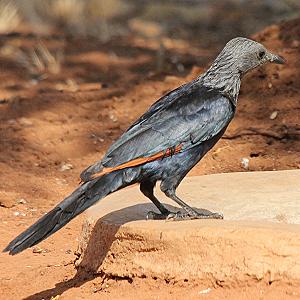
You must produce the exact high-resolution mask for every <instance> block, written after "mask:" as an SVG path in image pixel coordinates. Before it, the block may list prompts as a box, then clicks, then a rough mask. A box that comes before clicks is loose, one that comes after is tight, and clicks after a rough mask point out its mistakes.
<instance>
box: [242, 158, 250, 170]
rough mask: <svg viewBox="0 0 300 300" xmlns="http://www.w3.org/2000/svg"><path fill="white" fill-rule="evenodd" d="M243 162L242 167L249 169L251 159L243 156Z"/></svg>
mask: <svg viewBox="0 0 300 300" xmlns="http://www.w3.org/2000/svg"><path fill="white" fill-rule="evenodd" d="M241 163H242V167H243V168H244V169H245V170H248V169H249V159H248V158H246V157H243V158H242V159H241Z"/></svg>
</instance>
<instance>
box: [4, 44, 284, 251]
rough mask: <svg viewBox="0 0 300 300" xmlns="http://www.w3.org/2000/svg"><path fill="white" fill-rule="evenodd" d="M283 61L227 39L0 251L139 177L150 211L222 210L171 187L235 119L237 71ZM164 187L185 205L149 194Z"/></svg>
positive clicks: (19, 246)
mask: <svg viewBox="0 0 300 300" xmlns="http://www.w3.org/2000/svg"><path fill="white" fill-rule="evenodd" d="M267 61H269V62H276V63H283V59H282V58H281V57H279V56H276V55H274V54H272V53H270V52H268V51H267V50H266V49H265V48H264V47H263V46H262V45H261V44H259V43H256V42H254V41H251V40H249V39H245V38H235V39H233V40H231V41H229V42H228V43H227V44H226V46H225V48H224V49H223V50H222V52H221V53H220V54H219V56H218V57H217V58H216V60H215V61H214V63H213V64H212V66H211V67H210V68H209V69H208V71H207V72H205V73H204V74H202V75H201V76H199V77H198V78H197V79H195V80H193V81H191V82H189V83H187V84H185V85H182V86H180V87H178V88H177V89H175V90H173V91H171V92H169V93H168V94H166V95H164V96H163V97H161V98H160V99H159V100H158V101H157V102H155V103H154V104H153V105H152V106H151V107H150V108H149V110H148V111H147V112H145V114H143V115H142V116H141V117H140V118H139V119H138V120H137V121H136V122H135V123H134V124H132V125H131V126H130V127H129V128H128V130H127V131H126V132H125V133H124V134H123V135H122V136H121V137H120V138H119V139H118V140H117V141H116V142H115V143H113V144H112V145H111V147H110V148H109V149H108V151H107V153H106V154H105V156H104V157H103V158H102V159H101V160H100V161H98V162H96V163H95V164H93V165H92V166H90V167H88V168H87V169H86V170H84V171H83V172H82V173H81V179H82V181H83V184H82V185H81V186H80V187H79V188H77V189H76V190H75V191H74V192H73V193H72V194H71V195H70V196H68V197H67V198H66V199H65V200H63V201H62V202H61V203H59V204H58V205H57V206H56V207H55V208H54V209H53V210H51V211H50V212H49V213H47V214H46V215H44V216H43V217H42V218H41V219H40V220H38V221H37V222H36V223H35V224H33V225H32V226H30V227H29V228H28V229H27V230H25V231H24V232H23V233H21V234H20V235H19V236H18V237H16V238H15V239H14V240H13V241H12V242H11V243H10V244H9V245H8V246H7V247H6V248H5V249H4V251H9V253H10V254H16V253H18V252H21V251H23V250H24V249H26V248H28V247H31V246H33V245H35V244H37V243H39V242H40V241H42V240H43V239H45V238H47V237H48V236H50V235H51V234H53V233H54V232H56V231H57V230H59V229H60V228H61V227H63V226H64V225H65V224H67V223H68V222H69V221H70V220H72V219H73V218H74V217H75V216H77V215H78V214H80V213H81V212H83V211H84V210H86V209H87V208H88V207H90V206H91V205H93V204H94V203H96V202H97V201H98V200H100V199H102V198H104V197H105V196H106V195H108V194H110V193H112V192H114V191H116V190H119V189H121V188H124V187H126V186H128V185H131V184H134V183H140V189H141V191H142V193H143V194H144V195H145V196H146V197H148V198H149V199H150V200H151V201H152V202H153V203H154V205H155V206H156V207H157V209H158V210H159V212H160V214H157V213H154V212H152V213H151V216H152V217H153V218H155V219H157V218H158V219H160V218H172V219H176V220H177V219H195V218H222V215H220V214H218V213H212V212H206V213H203V212H202V213H199V212H197V211H196V210H195V209H193V208H191V207H190V206H189V205H187V204H186V203H185V202H183V201H182V200H181V199H180V198H178V196H177V195H176V192H175V191H176V188H177V186H178V185H179V184H180V182H181V181H182V179H183V178H184V177H185V176H186V174H187V173H188V172H189V171H190V170H191V168H193V166H194V165H195V164H196V163H197V162H199V161H200V160H201V158H202V157H203V156H204V155H205V154H206V153H207V151H209V150H210V149H211V148H212V147H213V146H214V145H215V144H216V142H217V141H218V140H219V139H220V138H221V136H222V135H223V133H224V132H225V130H226V128H227V126H228V124H229V123H230V121H231V120H232V118H233V116H234V113H235V108H236V105H237V98H238V94H239V88H240V80H241V78H242V75H243V74H245V73H247V72H248V71H249V70H251V69H253V68H255V67H257V66H259V65H261V64H263V63H265V62H267ZM157 181H161V185H160V188H161V190H162V191H163V192H164V193H165V194H166V195H167V196H168V197H169V198H171V199H172V200H174V201H175V202H176V203H177V204H179V205H180V206H181V207H182V208H183V209H184V210H185V213H172V212H170V211H168V210H167V208H166V207H165V206H164V205H163V204H162V203H160V201H159V200H158V199H157V198H156V197H155V196H154V193H153V188H154V186H155V184H156V182H157Z"/></svg>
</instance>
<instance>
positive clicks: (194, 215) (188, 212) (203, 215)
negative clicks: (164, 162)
mask: <svg viewBox="0 0 300 300" xmlns="http://www.w3.org/2000/svg"><path fill="white" fill-rule="evenodd" d="M164 192H165V194H166V196H167V197H169V198H170V199H172V200H174V201H175V202H176V203H177V204H179V205H180V206H181V207H182V208H183V209H184V210H185V213H182V212H177V213H171V214H170V215H169V216H168V217H167V219H168V220H174V221H180V220H193V219H223V215H222V214H219V213H213V212H211V211H209V210H202V211H201V212H198V211H196V210H195V209H193V208H192V207H190V206H189V205H187V204H186V203H185V202H183V201H182V200H181V199H180V198H179V197H177V196H176V193H175V189H168V190H166V191H164Z"/></svg>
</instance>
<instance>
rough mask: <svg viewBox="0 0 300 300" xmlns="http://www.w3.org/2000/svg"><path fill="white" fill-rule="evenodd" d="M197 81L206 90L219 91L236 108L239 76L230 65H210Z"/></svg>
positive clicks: (239, 82) (239, 84) (239, 83)
mask: <svg viewBox="0 0 300 300" xmlns="http://www.w3.org/2000/svg"><path fill="white" fill-rule="evenodd" d="M199 81H200V82H201V83H202V84H203V85H204V86H206V87H208V88H213V89H217V90H219V91H220V92H221V93H222V94H224V95H225V96H227V97H228V98H230V100H231V101H232V103H233V104H234V105H235V106H236V105H237V100H238V96H239V91H240V86H241V75H240V74H239V73H238V72H235V71H234V70H233V66H232V65H223V66H220V64H218V63H217V64H215V63H214V64H212V66H211V67H210V68H209V69H208V70H207V71H206V72H205V73H204V74H202V75H201V76H200V77H199Z"/></svg>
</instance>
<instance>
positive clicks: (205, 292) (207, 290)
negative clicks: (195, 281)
mask: <svg viewBox="0 0 300 300" xmlns="http://www.w3.org/2000/svg"><path fill="white" fill-rule="evenodd" d="M210 291H211V288H207V289H205V290H202V291H200V292H199V294H208V293H209V292H210Z"/></svg>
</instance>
